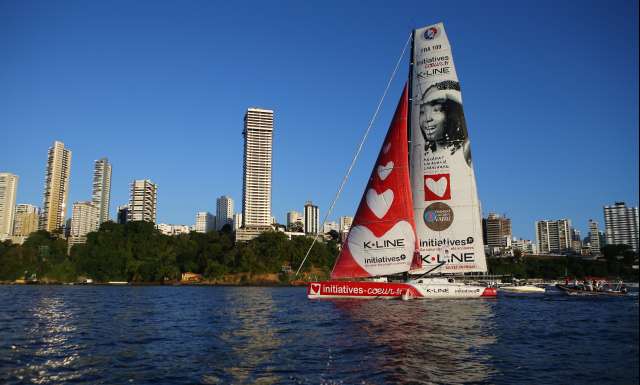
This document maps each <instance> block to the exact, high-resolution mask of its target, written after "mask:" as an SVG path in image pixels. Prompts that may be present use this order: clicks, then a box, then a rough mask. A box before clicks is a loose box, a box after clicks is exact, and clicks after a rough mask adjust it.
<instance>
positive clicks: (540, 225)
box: [536, 219, 571, 254]
mask: <svg viewBox="0 0 640 385" xmlns="http://www.w3.org/2000/svg"><path fill="white" fill-rule="evenodd" d="M536 238H537V240H538V251H539V252H540V253H542V254H549V253H564V252H567V251H569V250H571V221H570V220H568V219H559V220H556V221H553V220H548V221H537V222H536Z"/></svg>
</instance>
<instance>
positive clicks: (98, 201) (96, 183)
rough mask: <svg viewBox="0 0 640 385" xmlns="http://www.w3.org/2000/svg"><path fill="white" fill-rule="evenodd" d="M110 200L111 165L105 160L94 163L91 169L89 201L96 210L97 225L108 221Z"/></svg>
mask: <svg viewBox="0 0 640 385" xmlns="http://www.w3.org/2000/svg"><path fill="white" fill-rule="evenodd" d="M110 199H111V163H109V160H108V159H107V158H102V159H98V160H96V161H95V164H94V168H93V194H92V197H91V201H92V202H93V205H94V206H96V208H97V209H98V225H100V224H101V223H102V222H106V221H108V220H109V201H110Z"/></svg>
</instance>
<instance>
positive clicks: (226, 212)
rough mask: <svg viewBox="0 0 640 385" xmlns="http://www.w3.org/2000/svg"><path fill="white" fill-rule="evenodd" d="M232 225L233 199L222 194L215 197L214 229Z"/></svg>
mask: <svg viewBox="0 0 640 385" xmlns="http://www.w3.org/2000/svg"><path fill="white" fill-rule="evenodd" d="M224 225H230V226H231V225H233V199H231V198H230V197H228V196H226V195H223V196H221V197H220V198H218V199H216V230H221V229H222V227H223V226H224Z"/></svg>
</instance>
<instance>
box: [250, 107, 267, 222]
mask: <svg viewBox="0 0 640 385" xmlns="http://www.w3.org/2000/svg"><path fill="white" fill-rule="evenodd" d="M242 134H243V135H244V175H243V178H242V225H243V227H245V228H265V229H266V228H270V227H271V158H272V149H273V146H272V143H273V111H272V110H263V109H259V108H249V109H247V112H246V114H245V116H244V131H243V132H242Z"/></svg>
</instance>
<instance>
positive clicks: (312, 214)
mask: <svg viewBox="0 0 640 385" xmlns="http://www.w3.org/2000/svg"><path fill="white" fill-rule="evenodd" d="M318 231H320V210H319V209H318V206H315V205H314V204H313V202H311V201H307V202H306V203H305V204H304V232H305V233H307V234H317V233H318Z"/></svg>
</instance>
